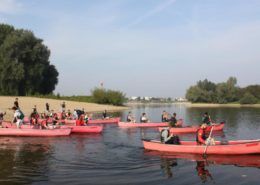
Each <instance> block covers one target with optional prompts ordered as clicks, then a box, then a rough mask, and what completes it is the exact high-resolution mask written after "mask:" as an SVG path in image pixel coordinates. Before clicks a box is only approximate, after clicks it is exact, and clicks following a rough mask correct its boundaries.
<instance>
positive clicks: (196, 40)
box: [0, 0, 260, 97]
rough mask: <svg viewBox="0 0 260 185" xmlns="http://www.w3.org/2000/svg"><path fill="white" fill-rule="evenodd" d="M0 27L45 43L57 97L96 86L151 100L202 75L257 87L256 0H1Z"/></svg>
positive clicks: (259, 39)
mask: <svg viewBox="0 0 260 185" xmlns="http://www.w3.org/2000/svg"><path fill="white" fill-rule="evenodd" d="M0 22H2V23H8V24H12V25H14V26H15V27H16V28H24V29H29V30H32V31H33V32H34V34H35V35H36V36H37V37H39V38H42V39H43V40H44V43H45V44H46V45H47V46H48V47H49V49H50V50H51V58H50V61H51V63H53V64H54V65H55V66H56V67H57V69H58V71H59V73H60V75H59V84H58V85H57V88H56V90H55V92H59V93H61V94H63V95H72V94H78V95H84V94H85V95H86V94H90V90H91V89H93V88H94V87H96V86H99V84H100V82H103V83H104V86H105V87H106V88H110V89H116V90H121V91H123V92H124V93H126V94H127V96H157V97H158V96H160V97H179V96H184V95H185V92H186V89H187V88H188V87H189V86H190V85H193V84H195V83H196V82H197V81H198V80H203V79H205V78H207V79H209V80H211V81H214V82H222V81H226V80H227V78H228V77H230V76H235V77H237V79H238V85H239V86H242V87H243V86H246V85H249V84H259V83H260V75H259V69H260V52H259V48H260V1H259V0H44V1H42V0H0Z"/></svg>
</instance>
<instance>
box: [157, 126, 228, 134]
mask: <svg viewBox="0 0 260 185" xmlns="http://www.w3.org/2000/svg"><path fill="white" fill-rule="evenodd" d="M224 126H225V124H224V123H219V124H215V125H214V129H213V131H222V130H223V128H224ZM211 127H212V126H208V127H207V128H206V132H210V130H211ZM162 129H164V128H163V127H160V128H159V131H160V132H161V131H162ZM198 129H199V126H186V127H172V128H170V133H180V134H181V133H195V132H197V130H198Z"/></svg>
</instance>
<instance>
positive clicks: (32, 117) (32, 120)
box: [30, 107, 39, 125]
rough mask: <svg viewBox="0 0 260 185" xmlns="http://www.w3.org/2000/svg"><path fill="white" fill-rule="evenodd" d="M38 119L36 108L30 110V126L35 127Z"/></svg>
mask: <svg viewBox="0 0 260 185" xmlns="http://www.w3.org/2000/svg"><path fill="white" fill-rule="evenodd" d="M38 119H39V114H38V112H37V109H36V107H34V108H33V109H32V113H31V115H30V124H31V125H37V123H38Z"/></svg>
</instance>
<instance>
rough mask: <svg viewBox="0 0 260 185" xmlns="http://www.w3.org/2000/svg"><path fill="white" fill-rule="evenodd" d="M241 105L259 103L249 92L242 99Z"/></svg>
mask: <svg viewBox="0 0 260 185" xmlns="http://www.w3.org/2000/svg"><path fill="white" fill-rule="evenodd" d="M239 102H240V104H255V103H257V98H256V97H255V96H254V95H252V94H251V93H249V92H246V93H245V95H244V96H243V98H241V99H240V101H239Z"/></svg>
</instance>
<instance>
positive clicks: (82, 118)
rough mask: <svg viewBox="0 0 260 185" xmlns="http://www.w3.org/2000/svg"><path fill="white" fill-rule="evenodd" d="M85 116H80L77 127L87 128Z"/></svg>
mask: <svg viewBox="0 0 260 185" xmlns="http://www.w3.org/2000/svg"><path fill="white" fill-rule="evenodd" d="M85 125H86V124H85V121H84V114H82V115H80V117H79V119H77V120H76V126H85Z"/></svg>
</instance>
